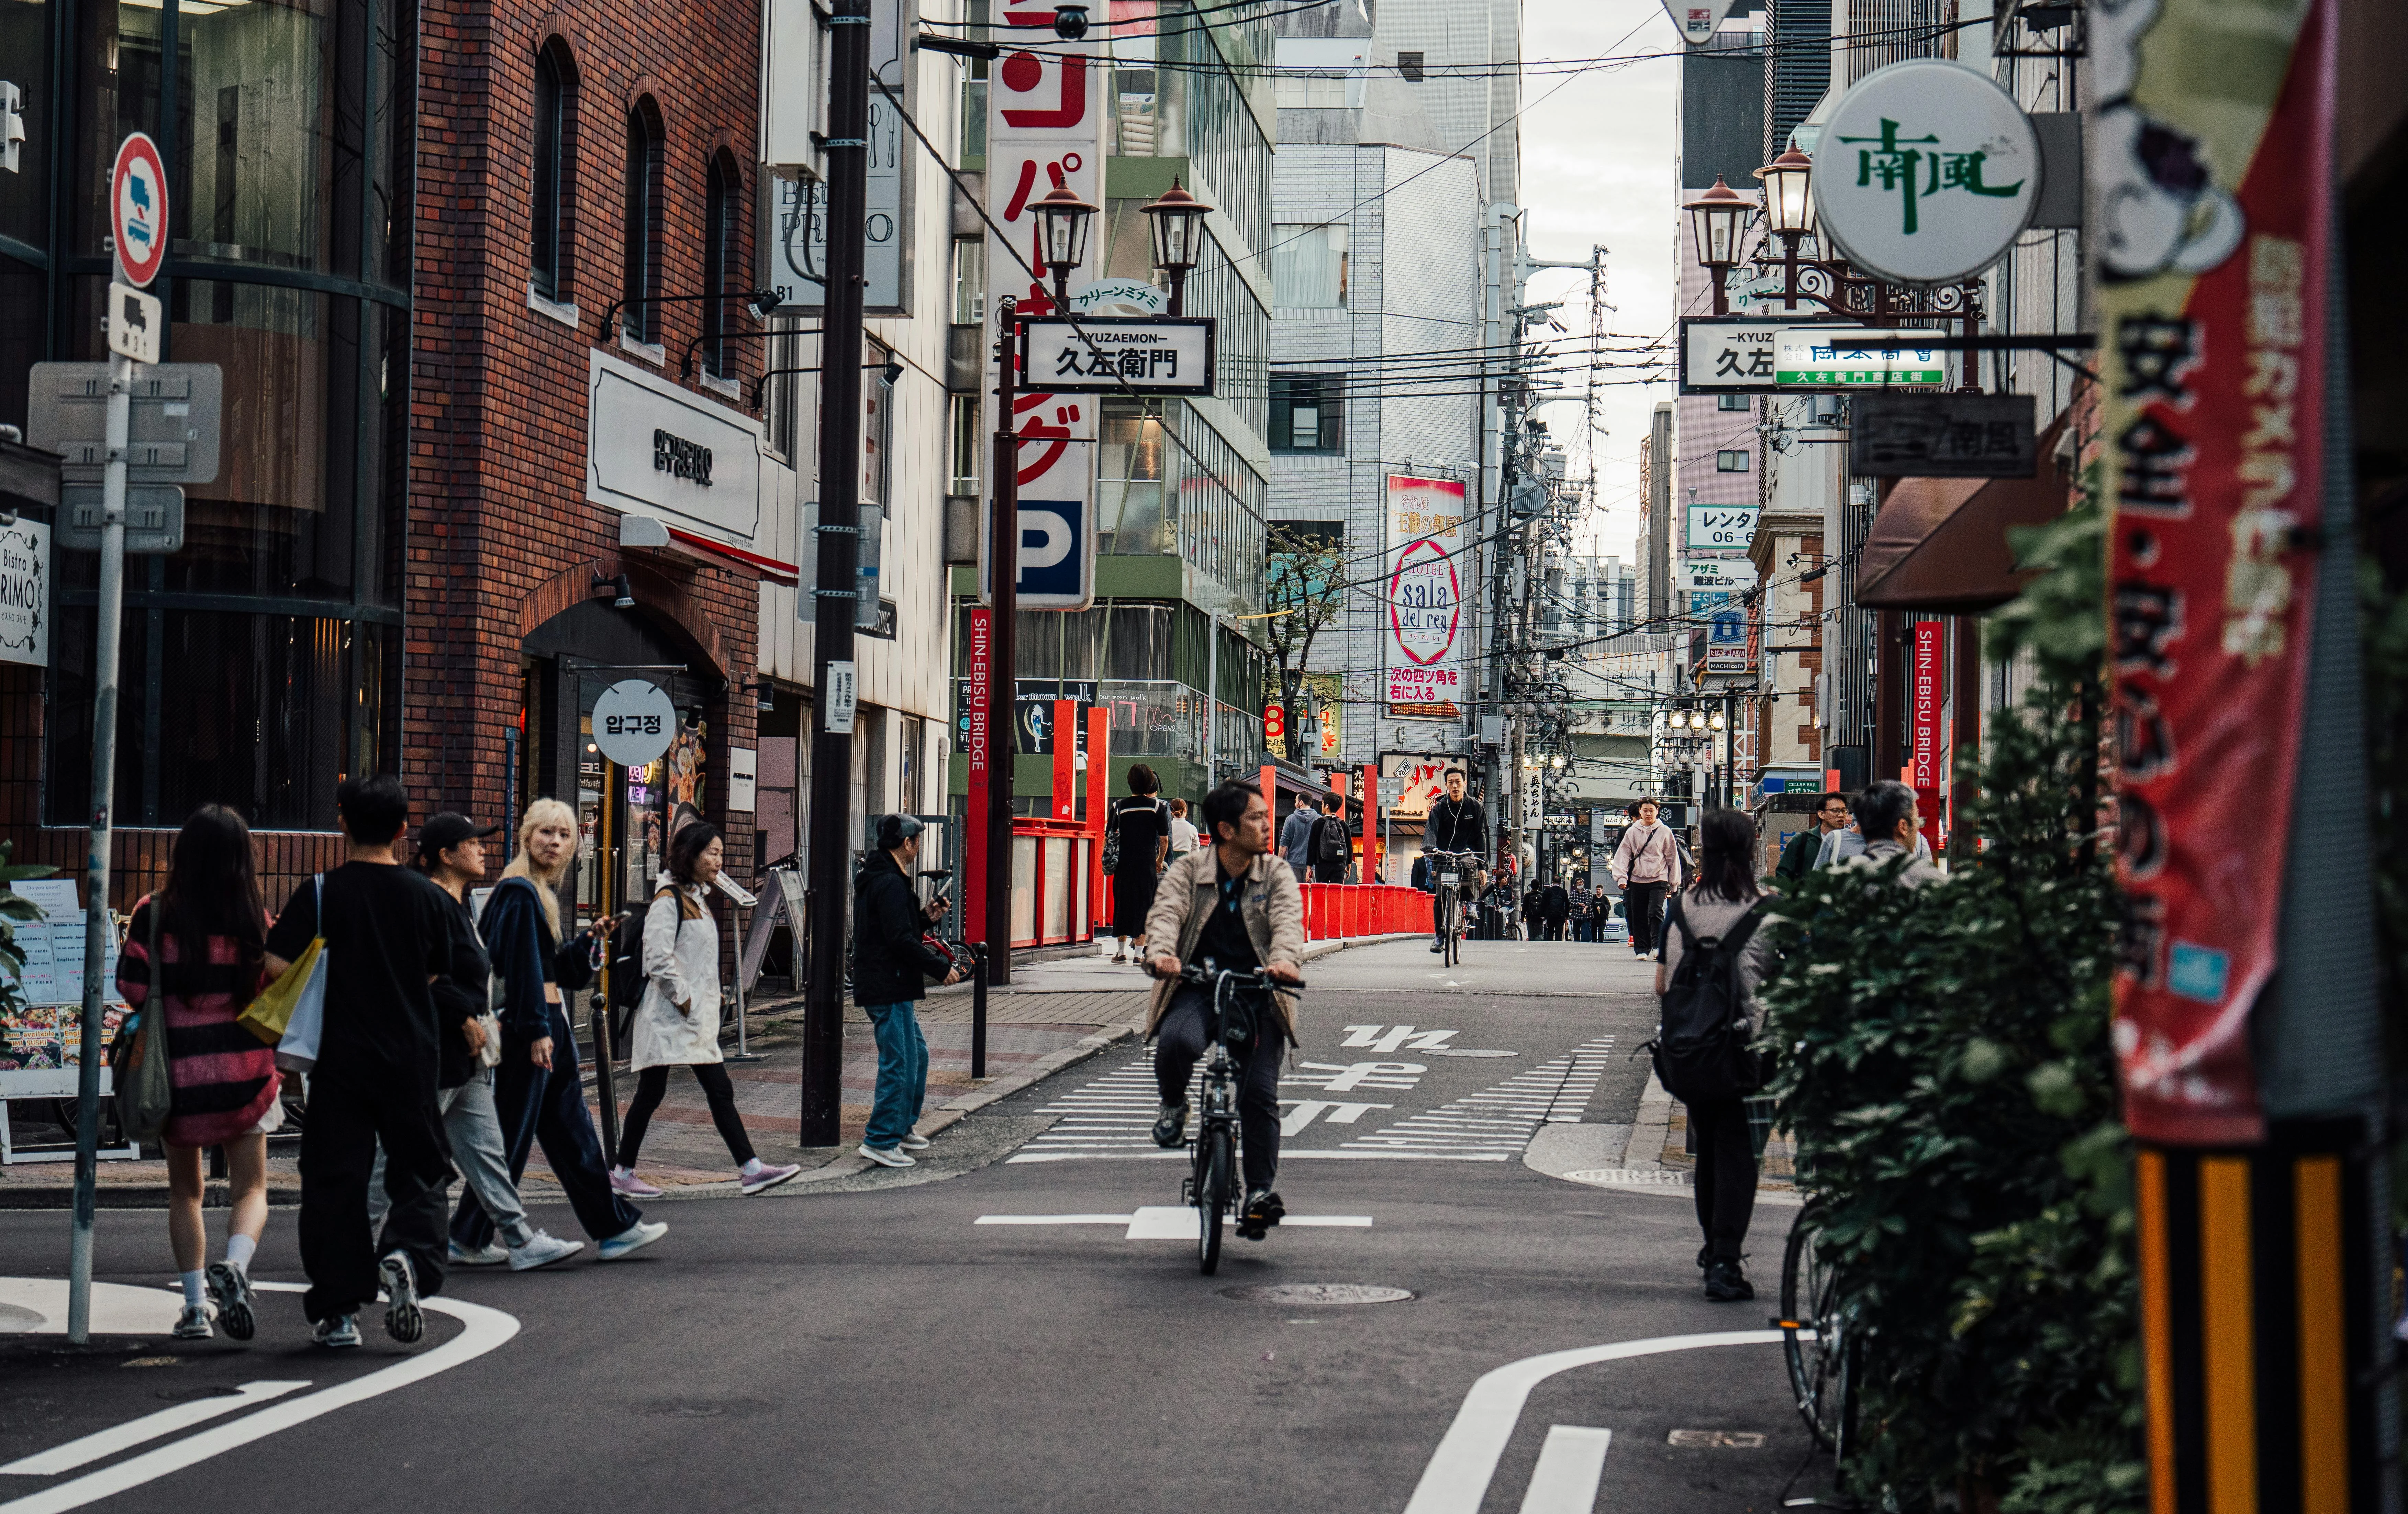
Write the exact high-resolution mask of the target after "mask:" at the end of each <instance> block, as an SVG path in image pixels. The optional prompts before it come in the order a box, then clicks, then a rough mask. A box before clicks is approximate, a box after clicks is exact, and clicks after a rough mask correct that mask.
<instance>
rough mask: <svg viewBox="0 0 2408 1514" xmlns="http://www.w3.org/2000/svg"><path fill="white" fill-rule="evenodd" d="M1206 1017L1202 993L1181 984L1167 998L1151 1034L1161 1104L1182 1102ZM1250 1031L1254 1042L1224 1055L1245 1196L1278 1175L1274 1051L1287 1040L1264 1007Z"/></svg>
mask: <svg viewBox="0 0 2408 1514" xmlns="http://www.w3.org/2000/svg"><path fill="white" fill-rule="evenodd" d="M1211 1018H1212V999H1211V993H1209V992H1207V991H1206V990H1204V989H1200V988H1197V987H1194V986H1192V985H1186V984H1183V985H1181V987H1180V989H1179V991H1178V992H1177V993H1175V994H1173V995H1172V996H1171V1000H1170V1007H1169V1008H1168V1009H1167V1010H1165V1011H1163V1016H1162V1023H1161V1024H1160V1025H1159V1026H1157V1027H1155V1030H1154V1036H1155V1041H1154V1088H1155V1089H1156V1091H1158V1092H1159V1093H1161V1094H1162V1102H1163V1103H1165V1104H1178V1103H1181V1102H1183V1100H1185V1099H1186V1097H1187V1079H1188V1078H1189V1077H1190V1076H1192V1075H1193V1074H1194V1073H1195V1071H1196V1064H1197V1062H1199V1061H1201V1060H1202V1059H1203V1056H1204V1052H1205V1049H1206V1048H1205V1039H1204V1037H1205V1035H1206V1033H1207V1031H1208V1029H1209V1027H1210V1024H1211ZM1255 1027H1256V1028H1255V1031H1254V1040H1252V1041H1251V1042H1249V1043H1247V1044H1246V1045H1244V1046H1241V1047H1236V1048H1233V1049H1232V1050H1230V1052H1229V1055H1230V1058H1231V1059H1232V1060H1233V1061H1235V1062H1236V1063H1237V1064H1238V1135H1239V1153H1238V1155H1239V1164H1240V1166H1242V1167H1243V1168H1244V1169H1245V1175H1246V1188H1247V1189H1248V1191H1249V1192H1251V1191H1253V1190H1254V1189H1257V1188H1269V1187H1270V1186H1271V1183H1272V1182H1273V1180H1275V1179H1276V1178H1278V1177H1279V1143H1280V1112H1279V1078H1280V1050H1281V1048H1283V1046H1285V1045H1286V1041H1287V1038H1286V1037H1285V1036H1283V1035H1282V1034H1281V1033H1280V1028H1279V1026H1278V1024H1277V1023H1275V1022H1274V1021H1272V1020H1271V1019H1270V1011H1269V1009H1265V1010H1263V1011H1261V1012H1260V1013H1259V1014H1258V1015H1257V1016H1256V1017H1255Z"/></svg>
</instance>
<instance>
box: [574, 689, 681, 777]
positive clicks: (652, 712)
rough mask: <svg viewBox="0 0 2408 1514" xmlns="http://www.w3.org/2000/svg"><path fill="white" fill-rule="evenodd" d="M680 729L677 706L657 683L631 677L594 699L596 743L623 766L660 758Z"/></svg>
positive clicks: (631, 765)
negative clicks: (671, 738)
mask: <svg viewBox="0 0 2408 1514" xmlns="http://www.w3.org/2000/svg"><path fill="white" fill-rule="evenodd" d="M677 729H678V718H677V706H675V705H673V704H671V703H670V702H669V696H668V694H667V692H666V691H665V690H663V689H662V688H661V686H660V685H659V684H657V683H651V682H647V681H646V680H645V679H642V678H627V679H624V680H623V681H621V682H618V683H614V684H612V685H610V687H609V688H608V689H605V690H603V691H602V697H601V698H599V699H596V700H595V701H594V745H595V746H596V747H598V748H600V749H601V750H602V755H603V756H605V757H608V758H609V759H610V761H612V762H614V763H617V764H619V765H620V766H621V767H641V766H643V765H644V764H646V763H649V762H654V761H657V760H658V759H659V757H660V755H661V753H663V752H665V751H667V750H669V738H670V737H672V736H676V735H677Z"/></svg>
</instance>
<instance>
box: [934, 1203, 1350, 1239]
mask: <svg viewBox="0 0 2408 1514" xmlns="http://www.w3.org/2000/svg"><path fill="white" fill-rule="evenodd" d="M1221 1222H1222V1223H1223V1224H1225V1225H1227V1224H1235V1223H1237V1216H1235V1215H1226V1214H1225V1215H1223V1216H1222V1217H1221ZM971 1223H973V1224H981V1225H1126V1226H1127V1227H1128V1229H1127V1231H1126V1232H1125V1234H1123V1235H1122V1236H1121V1239H1123V1240H1135V1241H1158V1240H1192V1239H1194V1238H1195V1236H1196V1210H1195V1209H1194V1208H1193V1207H1190V1206H1188V1205H1184V1204H1164V1205H1152V1206H1148V1207H1143V1208H1140V1209H1139V1210H1138V1211H1137V1212H1136V1213H1135V1214H982V1215H980V1216H979V1217H978V1218H977V1219H976V1220H974V1221H971ZM1280 1223H1281V1225H1283V1226H1287V1225H1301V1226H1304V1227H1305V1228H1307V1229H1315V1228H1318V1229H1338V1230H1369V1229H1370V1228H1371V1217H1370V1216H1369V1215H1368V1214H1292V1215H1289V1216H1288V1217H1287V1218H1286V1219H1284V1220H1282V1221H1280Z"/></svg>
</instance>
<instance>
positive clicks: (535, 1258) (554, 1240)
mask: <svg viewBox="0 0 2408 1514" xmlns="http://www.w3.org/2000/svg"><path fill="white" fill-rule="evenodd" d="M581 1250H585V1243H584V1242H583V1241H570V1240H562V1239H561V1238H560V1237H559V1236H557V1235H547V1234H546V1233H544V1232H543V1231H540V1230H538V1231H537V1232H536V1233H535V1234H534V1235H531V1236H529V1237H528V1238H527V1243H526V1244H525V1245H524V1246H513V1247H511V1248H510V1249H509V1252H508V1253H506V1254H507V1255H508V1256H509V1259H510V1270H511V1271H512V1272H533V1271H534V1270H535V1269H536V1268H538V1267H548V1266H550V1265H552V1264H553V1263H554V1262H566V1261H567V1260H568V1259H569V1258H570V1257H572V1256H575V1255H576V1254H577V1253H578V1252H580V1251H581Z"/></svg>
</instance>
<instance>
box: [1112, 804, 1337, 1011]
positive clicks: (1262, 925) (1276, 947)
mask: <svg viewBox="0 0 2408 1514" xmlns="http://www.w3.org/2000/svg"><path fill="white" fill-rule="evenodd" d="M1246 879H1247V881H1246V886H1245V888H1244V890H1243V891H1242V896H1241V897H1240V900H1239V906H1238V909H1239V913H1240V915H1242V916H1243V917H1244V918H1245V921H1246V936H1247V938H1248V939H1250V940H1252V941H1253V942H1254V955H1255V956H1257V957H1260V958H1261V959H1262V960H1263V962H1264V963H1265V964H1270V963H1274V962H1286V963H1294V964H1297V965H1298V966H1301V965H1303V963H1304V892H1303V891H1302V890H1301V889H1299V888H1297V882H1296V875H1295V874H1294V873H1292V872H1290V871H1289V870H1288V865H1287V863H1286V862H1285V861H1284V860H1283V859H1282V858H1281V857H1280V856H1279V854H1278V853H1276V852H1269V851H1267V852H1265V853H1263V854H1262V855H1261V856H1259V857H1256V858H1255V859H1254V863H1253V864H1252V865H1251V866H1249V867H1248V868H1247V869H1246ZM1220 880H1221V851H1220V849H1219V848H1218V847H1209V846H1208V847H1203V848H1200V849H1199V850H1195V851H1191V852H1189V853H1187V854H1186V855H1185V856H1183V857H1174V858H1172V859H1171V862H1170V865H1169V866H1168V867H1167V868H1165V869H1164V870H1163V874H1162V881H1161V882H1160V883H1159V884H1158V885H1156V886H1155V889H1154V910H1153V912H1152V913H1150V914H1148V915H1147V916H1146V917H1145V939H1146V950H1147V951H1148V952H1149V953H1151V952H1153V951H1155V950H1160V949H1161V948H1163V947H1165V946H1168V947H1169V949H1170V950H1171V953H1172V954H1173V955H1174V956H1176V957H1178V959H1179V961H1180V964H1181V965H1185V964H1186V963H1187V961H1188V958H1189V955H1190V954H1191V953H1193V952H1194V951H1195V950H1196V938H1197V936H1201V935H1203V934H1204V921H1206V920H1208V919H1210V918H1211V913H1212V908H1213V906H1214V905H1215V904H1216V903H1217V902H1218V895H1219V893H1220ZM1178 987H1179V981H1178V979H1176V978H1164V979H1163V980H1162V981H1160V982H1158V983H1156V984H1154V1003H1153V1004H1152V1006H1150V1007H1148V1009H1147V1011H1146V1017H1145V1034H1146V1036H1148V1037H1149V1038H1151V1037H1152V1036H1153V1035H1154V1027H1155V1026H1157V1025H1159V1024H1161V1023H1162V1017H1163V1013H1164V1011H1166V1010H1168V1008H1169V1007H1170V995H1171V993H1172V991H1174V990H1175V989H1177V988H1178ZM1271 997H1272V1000H1273V1002H1274V1003H1276V1004H1277V1005H1278V1007H1279V1014H1280V1020H1281V1021H1282V1022H1283V1025H1284V1027H1285V1029H1286V1031H1287V1038H1288V1044H1289V1045H1291V1046H1293V1045H1296V1044H1297V1042H1298V1037H1297V1033H1296V995H1294V994H1292V993H1274V994H1273V995H1271Z"/></svg>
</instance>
